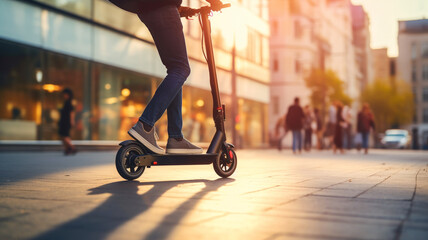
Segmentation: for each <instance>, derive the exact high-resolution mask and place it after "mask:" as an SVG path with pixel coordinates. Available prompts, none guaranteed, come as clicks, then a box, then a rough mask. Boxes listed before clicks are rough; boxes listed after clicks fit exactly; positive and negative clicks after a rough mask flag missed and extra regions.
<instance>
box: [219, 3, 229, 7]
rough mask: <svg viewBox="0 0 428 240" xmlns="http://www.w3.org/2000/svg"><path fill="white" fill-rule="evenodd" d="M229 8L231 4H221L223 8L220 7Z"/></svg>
mask: <svg viewBox="0 0 428 240" xmlns="http://www.w3.org/2000/svg"><path fill="white" fill-rule="evenodd" d="M231 6H232V4H230V3H226V4H223V6H221V8H228V7H231Z"/></svg>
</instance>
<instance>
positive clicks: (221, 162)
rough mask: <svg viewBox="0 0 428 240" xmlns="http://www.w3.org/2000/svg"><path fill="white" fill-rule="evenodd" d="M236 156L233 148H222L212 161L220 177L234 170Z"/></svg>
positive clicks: (236, 160)
mask: <svg viewBox="0 0 428 240" xmlns="http://www.w3.org/2000/svg"><path fill="white" fill-rule="evenodd" d="M237 164H238V158H237V157H236V153H235V151H234V150H233V149H231V148H230V149H226V150H225V149H223V151H222V152H221V153H220V155H219V156H218V158H217V159H216V161H215V162H214V163H213V167H214V171H215V172H216V173H217V174H218V175H219V176H220V177H222V178H227V177H230V176H231V175H232V174H233V173H234V172H235V170H236V166H237Z"/></svg>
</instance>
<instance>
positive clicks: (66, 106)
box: [58, 88, 77, 155]
mask: <svg viewBox="0 0 428 240" xmlns="http://www.w3.org/2000/svg"><path fill="white" fill-rule="evenodd" d="M62 97H63V99H64V103H63V106H62V108H61V110H60V118H59V122H58V134H59V136H60V137H61V140H62V143H63V146H64V155H69V154H76V152H77V150H76V148H75V147H74V146H73V144H72V143H71V138H70V130H71V128H72V127H74V120H75V118H74V107H73V103H72V102H73V91H71V89H69V88H66V89H64V90H63V91H62Z"/></svg>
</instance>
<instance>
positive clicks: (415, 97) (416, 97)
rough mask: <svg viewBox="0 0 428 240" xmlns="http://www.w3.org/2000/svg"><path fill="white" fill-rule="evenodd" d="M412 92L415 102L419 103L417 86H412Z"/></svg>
mask: <svg viewBox="0 0 428 240" xmlns="http://www.w3.org/2000/svg"><path fill="white" fill-rule="evenodd" d="M412 93H413V102H415V103H417V102H418V95H417V91H416V87H412Z"/></svg>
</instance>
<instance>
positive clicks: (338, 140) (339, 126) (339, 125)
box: [333, 102, 346, 154]
mask: <svg viewBox="0 0 428 240" xmlns="http://www.w3.org/2000/svg"><path fill="white" fill-rule="evenodd" d="M336 107H337V112H336V126H335V132H334V146H333V152H334V153H336V151H337V150H339V151H340V153H342V154H343V153H345V152H344V151H343V127H344V125H345V124H346V122H345V119H343V116H342V110H343V105H342V103H341V102H337V103H336Z"/></svg>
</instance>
